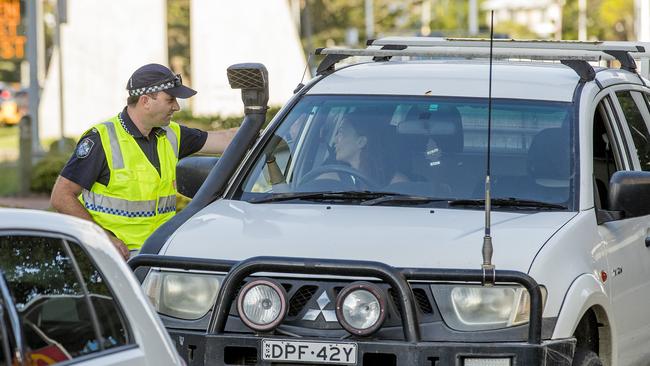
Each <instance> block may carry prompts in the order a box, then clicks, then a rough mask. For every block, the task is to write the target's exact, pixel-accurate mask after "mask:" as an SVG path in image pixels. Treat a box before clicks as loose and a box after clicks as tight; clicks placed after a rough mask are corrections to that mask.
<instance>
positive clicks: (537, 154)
mask: <svg viewBox="0 0 650 366" xmlns="http://www.w3.org/2000/svg"><path fill="white" fill-rule="evenodd" d="M569 138H570V134H569V130H568V129H566V128H547V129H545V130H542V131H540V132H539V133H538V134H537V135H535V137H534V138H533V141H532V142H531V144H530V148H529V149H528V173H529V176H530V177H531V179H532V181H533V187H534V192H532V197H530V198H531V199H536V200H542V201H547V202H555V203H563V202H566V201H567V199H568V197H569V187H570V178H571V177H570V171H571V166H570V164H571V162H570V158H571V153H570V151H569V147H570V145H571V144H570V141H569Z"/></svg>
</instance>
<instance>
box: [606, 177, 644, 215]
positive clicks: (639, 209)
mask: <svg viewBox="0 0 650 366" xmlns="http://www.w3.org/2000/svg"><path fill="white" fill-rule="evenodd" d="M609 204H610V208H611V210H613V211H621V212H623V218H631V217H639V216H645V215H648V214H650V172H639V171H627V170H624V171H618V172H616V173H614V175H612V178H611V179H610V180H609Z"/></svg>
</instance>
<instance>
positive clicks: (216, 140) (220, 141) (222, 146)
mask: <svg viewBox="0 0 650 366" xmlns="http://www.w3.org/2000/svg"><path fill="white" fill-rule="evenodd" d="M236 133H237V128H230V129H227V130H220V131H208V138H207V139H206V140H205V144H204V145H203V147H202V148H201V150H199V153H203V154H222V153H223V152H224V151H225V150H226V147H228V144H229V143H230V141H232V139H233V137H235V134H236Z"/></svg>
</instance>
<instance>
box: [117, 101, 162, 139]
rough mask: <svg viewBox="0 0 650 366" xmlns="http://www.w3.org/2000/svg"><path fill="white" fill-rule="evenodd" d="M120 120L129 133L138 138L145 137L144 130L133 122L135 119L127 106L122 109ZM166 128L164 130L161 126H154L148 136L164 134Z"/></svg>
mask: <svg viewBox="0 0 650 366" xmlns="http://www.w3.org/2000/svg"><path fill="white" fill-rule="evenodd" d="M119 120H120V123H121V124H122V127H123V128H124V129H125V130H126V132H128V134H129V135H131V136H133V137H134V138H136V139H141V138H144V136H143V135H142V132H140V130H139V129H138V127H137V126H136V125H135V123H133V120H132V119H131V117H130V116H129V113H128V112H127V111H126V107H124V109H122V112H120V115H119ZM164 133H165V130H163V129H162V128H160V127H154V128H152V129H151V132H149V136H148V137H153V136H155V135H158V136H160V135H161V134H164Z"/></svg>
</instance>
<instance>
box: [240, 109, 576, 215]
mask: <svg viewBox="0 0 650 366" xmlns="http://www.w3.org/2000/svg"><path fill="white" fill-rule="evenodd" d="M487 106H488V103H487V99H479V98H472V99H468V98H437V97H402V96H341V97H337V96H307V97H304V98H303V99H302V100H301V101H300V102H299V103H298V104H297V105H296V106H295V107H294V109H293V110H292V111H291V112H290V113H289V114H288V115H287V116H286V118H285V119H284V120H283V121H282V123H281V125H280V126H279V127H278V128H277V130H276V131H275V134H274V135H273V137H272V138H271V139H270V140H269V141H268V143H267V144H266V146H265V148H264V149H263V152H262V154H261V155H260V156H259V157H258V158H257V160H256V162H255V164H254V165H253V166H252V168H251V169H250V170H249V172H248V174H247V177H246V179H244V180H243V184H242V185H241V187H240V189H239V192H238V195H237V198H240V199H243V200H246V201H249V202H274V201H276V202H279V201H288V200H297V201H306V202H314V201H327V203H332V202H335V203H336V202H341V203H345V204H373V203H380V202H390V203H395V204H413V203H417V204H426V205H449V203H450V202H455V203H460V204H462V203H463V202H464V203H466V204H471V203H472V202H470V201H473V202H478V201H480V200H481V199H482V198H484V186H485V171H486V153H487V142H488V135H487V130H488V129H487V124H488V123H487V120H488V108H487ZM571 106H572V105H571V104H570V103H560V102H548V101H537V100H534V101H533V100H501V99H495V100H493V103H492V108H493V109H492V132H491V150H492V152H491V177H492V186H491V188H492V197H493V198H495V199H497V200H499V199H501V200H502V202H509V201H524V200H525V201H529V202H534V203H538V204H539V205H538V207H544V204H545V203H546V204H548V205H547V206H546V208H557V209H563V208H571V207H572V202H573V198H572V197H573V196H574V195H575V192H574V191H575V189H574V181H575V179H574V178H575V176H574V171H575V167H574V165H575V164H574V162H573V158H572V156H573V154H572V151H573V150H574V149H573V138H572V136H573V133H574V132H573V119H572V108H571ZM386 197H389V198H390V199H386ZM464 200H466V201H464ZM497 206H498V205H497Z"/></svg>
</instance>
